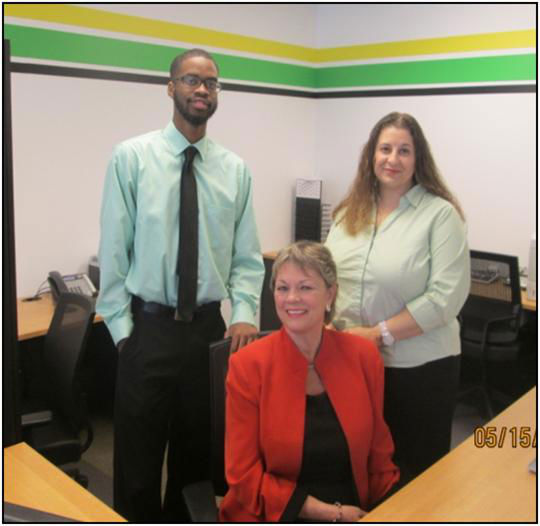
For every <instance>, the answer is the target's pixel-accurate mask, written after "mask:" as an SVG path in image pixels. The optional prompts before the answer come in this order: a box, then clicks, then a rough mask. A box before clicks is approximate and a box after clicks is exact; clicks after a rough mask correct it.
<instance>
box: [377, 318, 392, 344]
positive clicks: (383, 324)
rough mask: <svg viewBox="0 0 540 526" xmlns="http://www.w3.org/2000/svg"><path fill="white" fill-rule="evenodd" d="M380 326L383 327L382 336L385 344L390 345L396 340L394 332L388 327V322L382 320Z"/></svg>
mask: <svg viewBox="0 0 540 526" xmlns="http://www.w3.org/2000/svg"><path fill="white" fill-rule="evenodd" d="M379 328H380V329H381V338H382V342H383V343H384V345H386V346H387V347H389V346H390V345H393V344H394V342H395V341H396V340H395V339H394V337H393V336H392V333H391V332H390V331H389V330H388V327H387V326H386V322H385V321H381V322H380V323H379Z"/></svg>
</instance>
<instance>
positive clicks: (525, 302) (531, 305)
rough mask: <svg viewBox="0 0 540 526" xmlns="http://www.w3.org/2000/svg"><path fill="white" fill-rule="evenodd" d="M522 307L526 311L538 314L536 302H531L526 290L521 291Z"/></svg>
mask: <svg viewBox="0 0 540 526" xmlns="http://www.w3.org/2000/svg"><path fill="white" fill-rule="evenodd" d="M521 306H522V307H523V308H524V309H525V310H530V311H534V312H536V300H530V299H529V297H528V296H527V291H526V290H522V291H521Z"/></svg>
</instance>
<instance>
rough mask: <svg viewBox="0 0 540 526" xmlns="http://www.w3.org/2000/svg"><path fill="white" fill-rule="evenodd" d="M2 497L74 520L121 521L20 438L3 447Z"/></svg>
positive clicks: (119, 517)
mask: <svg viewBox="0 0 540 526" xmlns="http://www.w3.org/2000/svg"><path fill="white" fill-rule="evenodd" d="M4 500H5V501H7V502H11V503H13V504H19V505H21V506H27V507H31V508H35V509H38V510H40V511H45V512H48V513H54V514H56V515H61V516H64V517H68V518H70V519H73V520H74V521H83V522H125V519H124V518H123V517H121V516H120V515H118V514H117V513H116V512H115V511H113V510H112V509H111V508H109V507H108V506H107V505H106V504H104V503H103V502H101V501H100V500H99V499H98V498H96V497H95V496H94V495H92V494H91V493H89V492H88V491H87V490H85V489H84V488H83V487H82V486H81V485H80V484H78V483H77V482H75V481H74V480H73V479H71V478H70V477H68V476H67V475H66V474H65V473H64V472H63V471H61V470H60V469H58V468H57V467H56V466H54V465H53V464H51V463H50V462H49V461H48V460H46V459H45V458H44V457H42V456H41V455H40V454H39V453H37V452H36V451H34V450H33V449H32V448H31V447H30V446H28V445H27V444H25V443H24V442H20V443H19V444H15V445H14V446H10V447H7V448H4Z"/></svg>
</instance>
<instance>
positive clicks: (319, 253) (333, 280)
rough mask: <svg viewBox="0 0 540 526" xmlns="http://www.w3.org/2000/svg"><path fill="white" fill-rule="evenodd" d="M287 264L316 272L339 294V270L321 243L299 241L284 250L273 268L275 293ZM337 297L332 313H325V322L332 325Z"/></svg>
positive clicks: (271, 282)
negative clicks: (279, 273)
mask: <svg viewBox="0 0 540 526" xmlns="http://www.w3.org/2000/svg"><path fill="white" fill-rule="evenodd" d="M285 263H293V264H295V265H297V266H298V267H300V268H301V269H302V270H303V271H305V270H306V269H310V270H313V271H315V272H316V273H317V274H318V275H319V276H320V277H321V278H322V280H323V281H324V284H325V285H326V287H327V288H328V289H329V288H331V287H333V286H334V285H335V286H336V292H337V268H336V264H335V263H334V260H333V258H332V254H331V253H330V251H329V250H328V249H327V248H326V247H325V246H324V245H321V244H320V243H315V242H314V241H297V242H296V243H292V244H291V245H289V246H287V247H285V248H282V249H281V250H280V251H279V253H278V255H277V257H276V259H275V261H274V265H273V266H272V276H271V278H270V289H271V290H272V292H274V288H275V285H276V277H277V274H278V272H279V270H280V269H281V267H282V266H283V265H284V264H285ZM336 297H337V294H336V295H335V296H334V299H333V300H332V304H331V306H330V311H325V313H324V322H325V323H327V324H328V323H330V322H331V321H332V319H333V318H334V314H335V313H336Z"/></svg>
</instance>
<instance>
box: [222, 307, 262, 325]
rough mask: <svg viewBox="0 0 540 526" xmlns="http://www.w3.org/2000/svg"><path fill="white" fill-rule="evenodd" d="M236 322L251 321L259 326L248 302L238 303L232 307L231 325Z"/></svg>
mask: <svg viewBox="0 0 540 526" xmlns="http://www.w3.org/2000/svg"><path fill="white" fill-rule="evenodd" d="M234 323H251V325H254V326H255V327H256V326H257V323H256V320H255V313H254V312H253V309H252V308H251V307H250V306H249V305H247V304H246V303H238V304H237V305H235V306H234V307H233V308H232V313H231V321H230V323H229V325H233V324H234Z"/></svg>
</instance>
